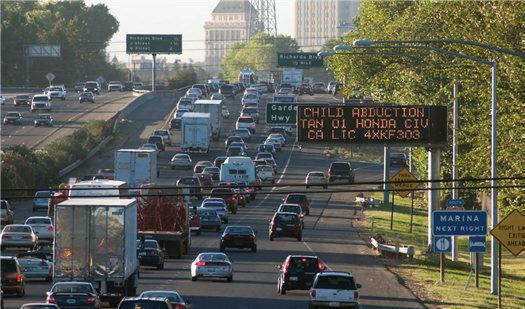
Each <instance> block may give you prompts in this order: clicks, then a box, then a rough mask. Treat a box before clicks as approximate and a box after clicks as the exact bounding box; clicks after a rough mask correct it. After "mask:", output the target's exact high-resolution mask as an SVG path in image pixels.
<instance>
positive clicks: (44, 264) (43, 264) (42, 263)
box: [38, 262, 47, 266]
mask: <svg viewBox="0 0 525 309" xmlns="http://www.w3.org/2000/svg"><path fill="white" fill-rule="evenodd" d="M38 266H47V264H46V262H40V264H38Z"/></svg>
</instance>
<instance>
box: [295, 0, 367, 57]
mask: <svg viewBox="0 0 525 309" xmlns="http://www.w3.org/2000/svg"><path fill="white" fill-rule="evenodd" d="M358 10H359V1H356V0H295V38H296V40H297V43H298V44H299V46H301V49H302V50H303V51H310V50H312V49H315V50H319V49H320V48H321V46H322V45H323V44H324V42H325V41H326V40H327V39H336V38H339V37H340V36H341V35H342V34H343V33H346V32H349V31H350V30H353V29H355V25H354V24H353V22H352V21H353V19H354V17H355V16H356V15H357V14H358Z"/></svg>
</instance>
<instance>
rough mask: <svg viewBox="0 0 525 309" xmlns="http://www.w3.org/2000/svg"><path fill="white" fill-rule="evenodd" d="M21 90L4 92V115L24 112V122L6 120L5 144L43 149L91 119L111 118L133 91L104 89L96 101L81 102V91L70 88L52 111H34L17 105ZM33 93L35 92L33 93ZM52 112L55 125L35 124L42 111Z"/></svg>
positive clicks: (4, 128)
mask: <svg viewBox="0 0 525 309" xmlns="http://www.w3.org/2000/svg"><path fill="white" fill-rule="evenodd" d="M18 94H27V93H25V92H20V93H4V96H5V97H6V103H5V105H3V106H2V116H5V115H6V114H7V113H8V112H12V111H13V112H20V114H22V125H17V124H16V125H15V124H9V125H5V124H3V123H2V145H19V144H25V145H27V146H28V147H30V148H35V149H41V148H42V147H44V145H46V143H48V142H50V141H53V140H54V139H56V138H58V137H61V136H66V135H70V134H72V133H73V132H75V131H76V130H78V128H80V127H81V126H82V125H83V124H84V123H85V122H86V121H88V120H89V119H109V118H110V117H111V116H113V115H114V114H115V112H117V111H118V110H119V109H121V108H122V107H124V106H126V104H128V103H129V102H130V101H131V100H133V98H134V97H133V95H132V93H130V92H107V91H103V92H101V94H100V95H96V96H95V103H94V104H93V103H89V102H84V103H82V104H81V103H79V100H78V97H79V93H77V92H75V91H73V90H69V91H67V95H66V100H64V101H63V100H60V99H54V100H52V101H51V102H52V111H51V112H49V113H48V112H46V111H37V112H34V113H32V112H31V107H30V106H29V105H28V106H16V105H14V104H13V102H14V98H15V97H16V95H18ZM30 95H31V96H32V94H30ZM44 113H45V114H50V115H51V116H52V117H53V122H54V126H53V127H45V126H43V127H35V126H34V124H33V121H34V119H35V117H37V116H38V115H39V114H44Z"/></svg>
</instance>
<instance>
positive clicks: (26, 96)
mask: <svg viewBox="0 0 525 309" xmlns="http://www.w3.org/2000/svg"><path fill="white" fill-rule="evenodd" d="M16 98H17V99H19V100H29V96H28V95H17V96H16Z"/></svg>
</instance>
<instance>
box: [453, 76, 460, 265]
mask: <svg viewBox="0 0 525 309" xmlns="http://www.w3.org/2000/svg"><path fill="white" fill-rule="evenodd" d="M452 93H453V96H454V105H453V114H452V119H453V120H452V122H453V129H452V180H453V181H452V198H453V199H457V198H458V189H457V183H456V179H457V178H458V169H457V157H456V156H457V152H458V146H457V144H456V143H457V134H458V131H457V130H458V110H459V108H458V100H457V99H456V96H457V93H458V88H457V85H456V83H455V82H454V87H453V91H452ZM457 260H458V237H457V236H452V262H456V261H457Z"/></svg>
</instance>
